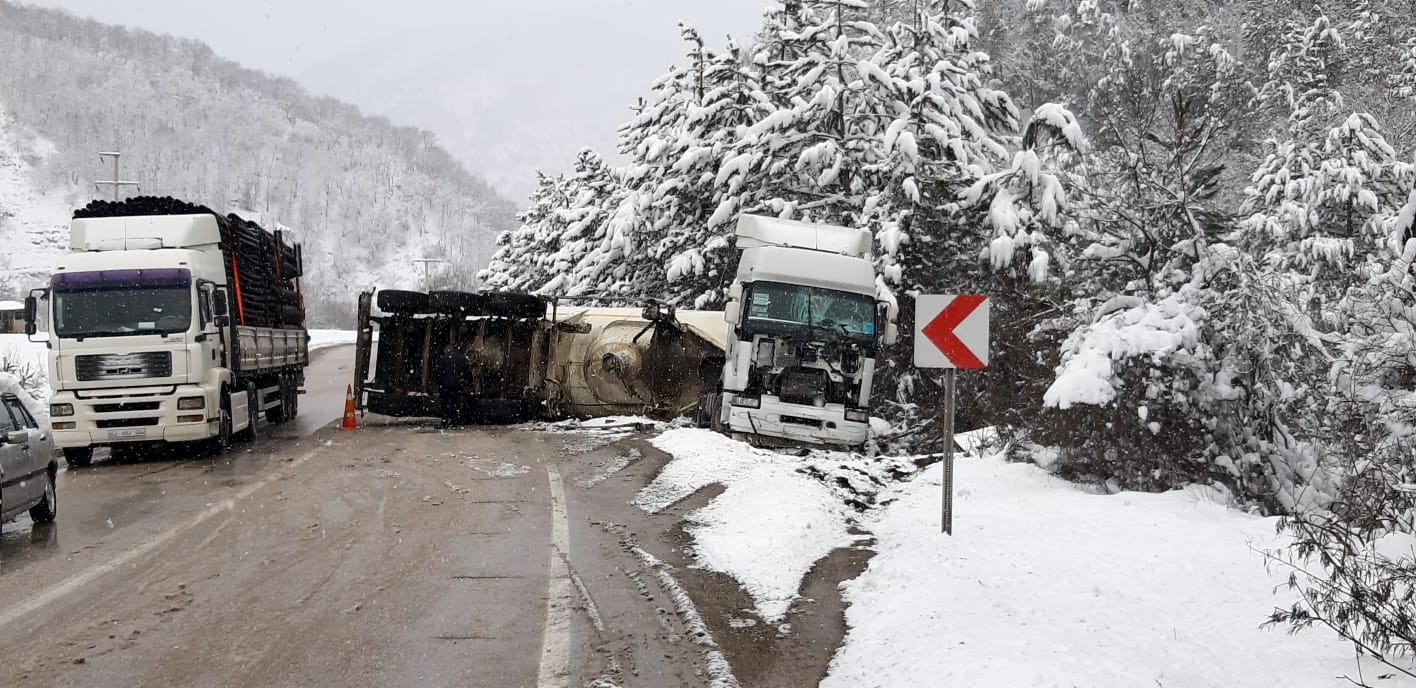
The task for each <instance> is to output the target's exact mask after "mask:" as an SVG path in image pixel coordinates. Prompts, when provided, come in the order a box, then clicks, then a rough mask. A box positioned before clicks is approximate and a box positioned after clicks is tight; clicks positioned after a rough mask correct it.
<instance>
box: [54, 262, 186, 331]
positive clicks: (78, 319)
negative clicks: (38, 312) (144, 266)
mask: <svg viewBox="0 0 1416 688" xmlns="http://www.w3.org/2000/svg"><path fill="white" fill-rule="evenodd" d="M53 291H54V331H55V333H56V334H58V335H59V336H60V337H116V336H122V335H130V334H173V333H177V332H186V331H187V328H188V327H189V326H190V325H191V323H192V291H191V275H190V273H188V272H187V271H186V270H111V271H101V272H80V273H62V274H59V275H56V276H55V277H54V284H53Z"/></svg>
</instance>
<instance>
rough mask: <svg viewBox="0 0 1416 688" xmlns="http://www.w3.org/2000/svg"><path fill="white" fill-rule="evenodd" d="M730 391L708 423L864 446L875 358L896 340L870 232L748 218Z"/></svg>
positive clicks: (732, 309)
mask: <svg viewBox="0 0 1416 688" xmlns="http://www.w3.org/2000/svg"><path fill="white" fill-rule="evenodd" d="M737 247H738V248H739V249H741V251H742V257H741V260H740V261H739V263H738V269H737V277H736V279H735V280H734V282H733V284H732V287H731V288H730V291H729V294H728V299H729V300H728V304H727V307H726V308H725V309H724V319H725V320H726V321H727V323H728V329H729V333H728V336H727V350H726V361H725V365H724V367H723V382H722V389H721V390H720V391H719V392H718V393H717V394H712V395H707V396H705V398H704V401H703V407H702V408H700V421H707V422H709V423H711V424H712V425H713V427H715V428H716V429H718V430H720V431H723V432H727V433H730V434H733V435H739V436H744V437H748V438H752V439H754V440H755V441H757V442H760V443H767V444H806V445H826V446H837V447H845V448H857V447H860V446H861V445H863V444H865V441H866V437H867V434H868V431H869V427H870V393H871V386H872V384H873V382H874V378H875V368H876V361H877V359H878V357H879V354H880V349H881V347H882V346H884V345H889V344H893V343H894V341H895V338H896V324H895V309H894V307H893V305H890V304H886V303H884V302H880V301H877V299H876V279H875V268H874V264H873V262H872V261H871V259H870V248H871V237H870V234H869V233H868V232H866V231H864V230H857V229H848V228H845V227H833V226H829V225H818V224H808V223H804V222H795V221H790V220H780V219H775V218H767V217H759V216H754V215H743V216H742V217H741V218H740V219H739V221H738V225H737Z"/></svg>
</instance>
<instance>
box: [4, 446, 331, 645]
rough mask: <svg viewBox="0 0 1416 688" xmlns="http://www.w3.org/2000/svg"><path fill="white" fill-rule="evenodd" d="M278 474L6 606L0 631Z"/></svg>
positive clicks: (277, 474) (307, 456) (201, 520)
mask: <svg viewBox="0 0 1416 688" xmlns="http://www.w3.org/2000/svg"><path fill="white" fill-rule="evenodd" d="M319 451H320V450H318V449H316V450H314V451H312V452H310V453H308V454H305V455H304V456H301V457H300V458H298V459H295V460H294V461H291V462H290V463H289V464H286V466H285V468H295V467H297V466H299V465H300V464H302V463H305V461H307V460H309V459H310V457H312V456H314V455H315V454H318V453H319ZM281 475H282V471H279V470H277V471H275V472H274V473H271V474H270V475H268V476H266V477H265V478H264V479H262V480H260V481H259V482H255V483H252V484H250V485H247V486H246V487H244V488H242V489H241V491H240V492H237V493H236V496H235V497H232V498H230V499H229V500H225V499H224V500H221V503H218V504H213V505H212V506H210V507H207V508H206V510H205V511H201V512H199V513H197V514H195V515H193V516H191V517H189V518H188V519H187V520H185V521H182V522H181V523H178V524H177V525H176V526H173V527H172V528H170V529H168V530H167V531H165V532H163V533H160V534H159V535H158V536H157V537H155V538H153V539H151V540H148V541H147V542H145V543H143V544H141V545H139V546H137V547H135V548H133V549H130V550H128V551H127V552H124V553H123V554H121V555H119V556H117V557H115V558H113V559H109V560H108V561H106V562H103V563H102V564H99V565H97V566H94V567H92V568H90V569H88V570H86V571H84V572H83V573H80V574H77V575H75V576H72V577H70V578H69V579H67V580H65V581H64V582H62V583H58V584H55V585H53V586H50V587H49V588H47V589H46V590H44V591H43V592H41V593H39V594H37V595H35V596H33V597H30V598H29V599H27V600H25V601H24V602H21V603H19V604H17V605H15V606H13V607H10V608H9V609H6V610H5V611H3V612H0V628H3V627H5V626H8V625H10V624H11V623H14V622H15V620H17V619H19V618H20V617H22V616H24V615H26V614H29V613H30V612H32V611H34V610H36V609H39V608H40V607H43V606H45V605H48V604H50V603H52V602H54V601H55V600H57V599H59V598H61V597H63V596H65V595H67V594H69V593H70V592H73V591H74V590H75V589H78V588H82V587H84V586H86V585H88V584H89V583H91V582H93V580H94V579H96V578H98V577H99V576H102V575H104V574H106V573H111V572H113V571H115V570H117V569H119V568H122V567H123V566H127V565H128V564H131V563H132V562H134V561H137V560H138V559H139V558H141V557H143V556H146V555H147V554H150V553H151V552H152V551H153V550H155V549H157V548H158V547H161V546H163V545H164V544H166V543H168V542H170V541H171V540H172V539H173V538H175V537H177V536H178V535H181V534H182V533H185V532H187V531H189V530H191V529H193V528H196V527H197V526H199V525H201V524H202V523H205V522H206V521H207V520H208V519H210V518H211V517H213V516H216V515H218V514H221V513H224V512H226V511H229V510H230V509H229V507H228V506H227V504H226V502H227V501H232V502H235V501H239V500H242V499H245V498H247V497H249V496H251V495H252V494H254V493H255V492H256V490H259V489H261V488H262V487H265V486H266V485H268V484H270V482H271V481H273V480H275V479H276V478H278V477H280V476H281Z"/></svg>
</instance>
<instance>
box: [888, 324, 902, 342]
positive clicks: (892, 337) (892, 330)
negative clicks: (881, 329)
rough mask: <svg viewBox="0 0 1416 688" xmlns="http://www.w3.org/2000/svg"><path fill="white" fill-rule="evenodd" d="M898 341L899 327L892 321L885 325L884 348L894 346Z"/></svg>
mask: <svg viewBox="0 0 1416 688" xmlns="http://www.w3.org/2000/svg"><path fill="white" fill-rule="evenodd" d="M899 340H900V327H899V326H898V325H896V324H895V322H894V321H893V320H892V321H890V322H887V323H885V346H894V345H895V343H896V342H898V341H899Z"/></svg>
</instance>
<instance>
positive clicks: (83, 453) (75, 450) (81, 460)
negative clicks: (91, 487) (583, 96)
mask: <svg viewBox="0 0 1416 688" xmlns="http://www.w3.org/2000/svg"><path fill="white" fill-rule="evenodd" d="M64 463H67V464H69V466H70V467H72V468H88V467H89V466H90V465H91V464H93V447H67V448H65V449H64Z"/></svg>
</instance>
